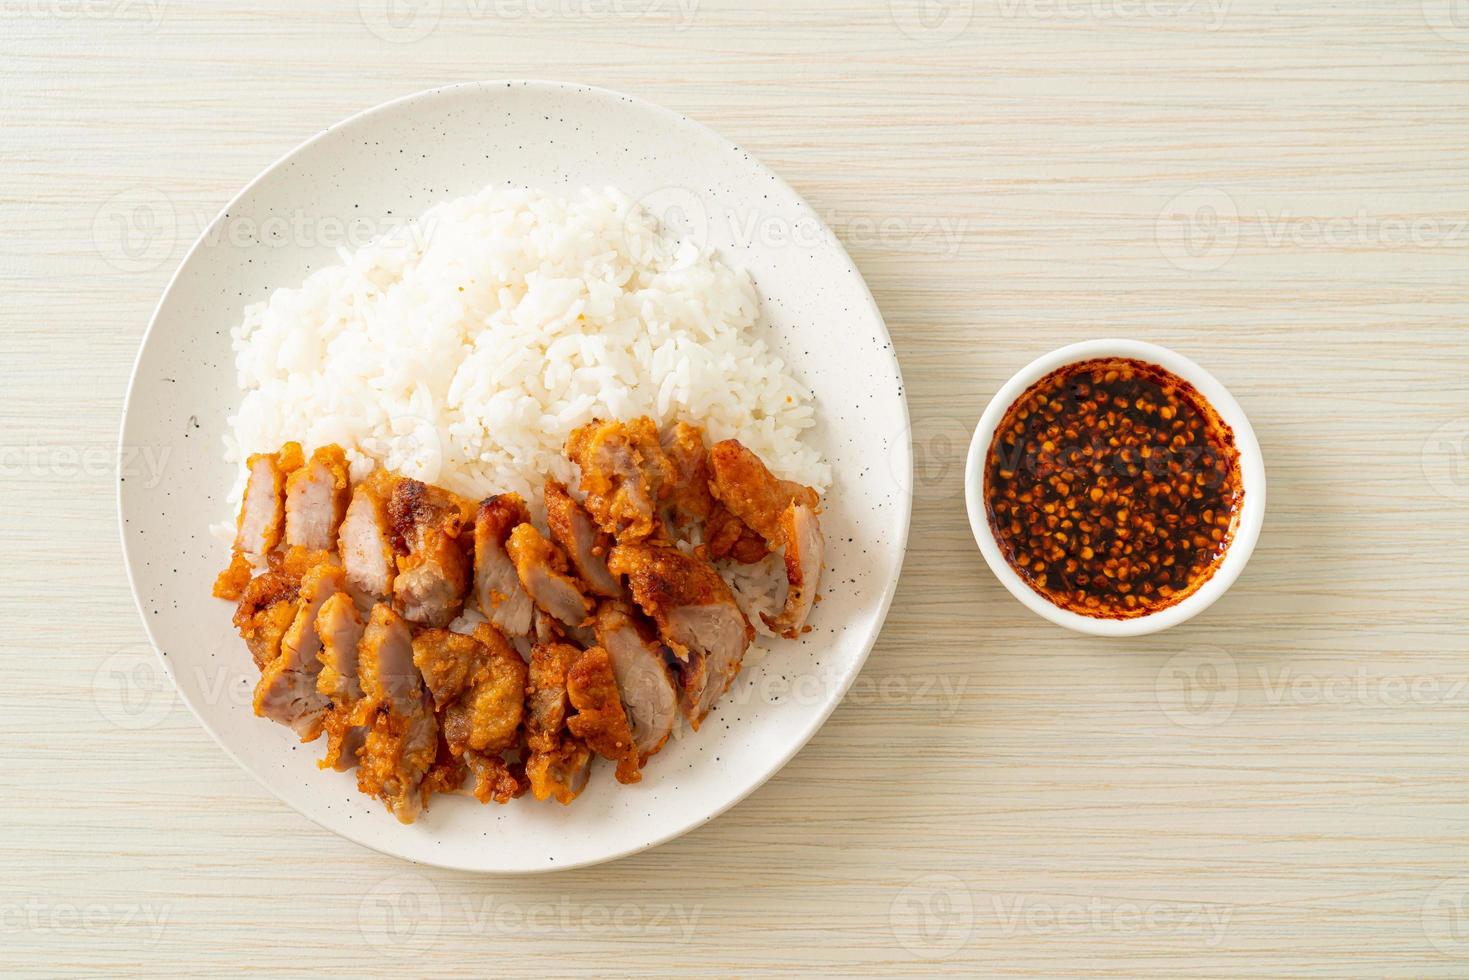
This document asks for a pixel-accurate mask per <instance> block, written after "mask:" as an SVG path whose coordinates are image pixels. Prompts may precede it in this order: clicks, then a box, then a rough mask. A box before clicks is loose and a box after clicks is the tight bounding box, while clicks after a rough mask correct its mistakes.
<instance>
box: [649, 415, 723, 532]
mask: <svg viewBox="0 0 1469 980" xmlns="http://www.w3.org/2000/svg"><path fill="white" fill-rule="evenodd" d="M661 445H662V447H663V454H664V455H665V456H667V457H668V462H669V465H670V467H671V468H672V479H671V480H670V483H669V488H668V495H667V498H668V499H667V501H666V502H665V506H666V507H667V509H668V513H669V518H670V522H671V523H672V524H673V526H674V527H677V528H680V529H681V528H684V527H687V526H688V525H690V524H692V523H695V522H697V521H707V520H708V519H709V515H710V513H711V512H712V511H713V510H714V495H713V494H711V493H710V492H709V450H708V448H707V447H706V446H705V445H704V430H703V429H701V428H699V427H698V426H697V425H690V424H689V423H688V422H679V423H677V424H676V425H674V426H673V427H672V428H670V429H669V430H667V431H666V432H664V433H663V437H662V440H661Z"/></svg>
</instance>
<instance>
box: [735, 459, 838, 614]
mask: <svg viewBox="0 0 1469 980" xmlns="http://www.w3.org/2000/svg"><path fill="white" fill-rule="evenodd" d="M709 461H710V467H711V469H712V470H713V471H714V479H713V481H712V482H711V483H710V485H709V487H710V489H711V490H712V491H713V493H714V495H715V496H716V497H718V498H719V500H720V501H721V502H722V503H723V504H724V505H725V506H726V507H728V508H729V510H730V511H731V513H733V514H734V515H735V516H736V517H738V518H739V519H740V520H742V521H744V522H745V523H746V524H748V525H749V526H750V527H752V528H754V529H755V530H756V531H758V532H759V533H760V534H761V536H763V537H764V538H765V540H766V542H767V543H768V544H769V545H770V547H771V548H782V549H784V550H785V567H786V582H787V584H788V588H787V591H786V601H785V607H784V609H782V610H781V613H780V615H778V616H775V617H770V616H765V615H762V616H761V619H763V620H764V621H765V625H767V626H769V627H770V628H771V629H772V630H775V631H776V632H777V633H779V634H781V635H782V636H784V637H786V638H788V639H793V638H795V637H796V636H797V635H799V634H800V632H801V628H802V626H803V625H804V624H805V622H806V617H807V616H808V615H810V612H811V606H812V604H813V603H815V601H816V588H817V584H818V582H819V581H820V579H821V566H822V562H823V560H824V554H825V550H826V548H825V541H824V539H823V538H822V536H821V525H820V522H819V521H818V520H817V518H816V505H817V501H818V499H819V498H818V497H817V494H816V491H815V490H813V489H812V488H810V487H807V486H802V485H801V484H799V483H792V482H791V481H789V480H780V479H777V478H776V477H775V475H774V474H772V473H771V472H770V470H768V469H766V467H765V464H764V463H762V462H761V461H760V457H758V456H756V455H755V454H754V453H752V452H751V451H750V450H748V449H746V448H745V447H744V446H742V445H740V443H739V442H737V441H736V440H734V439H727V440H725V441H724V442H721V443H718V444H717V445H715V447H714V448H713V449H711V450H710V451H709Z"/></svg>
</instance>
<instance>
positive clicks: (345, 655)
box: [316, 592, 367, 772]
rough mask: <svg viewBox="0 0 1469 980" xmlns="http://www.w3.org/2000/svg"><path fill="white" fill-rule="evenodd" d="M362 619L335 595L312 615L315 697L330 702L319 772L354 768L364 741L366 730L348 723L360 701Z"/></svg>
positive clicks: (347, 601) (343, 598)
mask: <svg viewBox="0 0 1469 980" xmlns="http://www.w3.org/2000/svg"><path fill="white" fill-rule="evenodd" d="M363 629H364V626H363V623H362V617H361V616H359V615H358V614H357V607H356V605H355V604H354V603H353V601H352V597H351V596H350V595H348V594H347V593H345V592H338V593H336V594H335V595H333V596H331V597H330V598H328V599H327V600H326V602H324V603H322V605H321V609H320V611H318V612H317V614H316V635H317V636H319V637H321V650H320V651H319V652H318V653H317V654H316V657H317V659H318V660H320V661H321V673H319V674H317V675H316V690H317V693H319V694H321V695H322V696H323V697H325V698H327V699H328V700H330V701H331V708H330V709H329V710H328V711H327V713H326V718H325V719H324V720H323V724H322V727H323V730H324V731H325V733H326V756H325V757H324V758H323V759H322V760H321V762H320V763H319V764H320V766H321V768H323V769H328V768H330V769H336V770H338V771H339V772H340V771H342V770H345V769H349V768H351V767H352V766H355V765H356V764H357V753H358V751H359V750H361V748H362V744H363V741H364V740H365V739H366V737H367V729H366V728H365V727H363V726H361V725H355V724H353V722H352V716H353V714H354V713H355V712H356V709H357V702H358V701H360V700H361V699H362V684H361V682H359V681H358V679H357V647H358V645H359V644H360V643H361V642H362V634H363Z"/></svg>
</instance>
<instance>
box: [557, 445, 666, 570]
mask: <svg viewBox="0 0 1469 980" xmlns="http://www.w3.org/2000/svg"><path fill="white" fill-rule="evenodd" d="M566 456H567V458H568V459H570V460H571V461H572V462H573V463H576V464H577V466H579V467H580V468H581V490H582V493H583V494H585V495H586V508H587V512H588V513H590V514H591V515H592V519H593V520H594V521H596V522H597V526H598V527H600V528H601V529H602V530H603V531H606V532H607V533H608V534H611V535H613V536H615V537H616V538H617V539H618V540H619V541H641V540H643V539H644V538H647V537H650V536H651V537H661V536H662V534H663V522H662V520H661V519H660V518H659V515H658V506H659V501H660V500H661V499H662V497H663V495H664V494H665V493H666V492H667V491H668V485H669V483H670V481H671V480H672V479H673V467H672V465H671V464H670V463H669V462H668V457H667V456H665V455H664V453H663V448H662V446H660V445H659V442H658V427H657V426H656V425H654V424H653V420H652V419H650V418H648V417H647V416H642V417H640V418H636V419H633V420H632V421H630V422H615V421H614V422H604V421H602V420H600V419H598V420H596V421H593V422H591V423H589V424H587V425H584V426H582V427H581V428H579V429H577V430H575V431H574V432H572V433H571V436H570V438H568V439H567V440H566Z"/></svg>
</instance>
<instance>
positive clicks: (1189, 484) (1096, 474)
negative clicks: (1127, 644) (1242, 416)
mask: <svg viewBox="0 0 1469 980" xmlns="http://www.w3.org/2000/svg"><path fill="white" fill-rule="evenodd" d="M984 496H985V510H986V513H987V514H988V517H989V523H990V527H991V528H992V529H993V531H994V534H995V538H996V540H997V541H998V542H999V544H1000V550H1001V551H1002V552H1003V553H1004V555H1005V560H1006V561H1007V562H1008V563H1009V565H1010V567H1011V568H1013V569H1014V570H1015V571H1016V573H1017V574H1019V576H1020V577H1021V578H1022V579H1023V580H1024V581H1025V582H1026V583H1027V584H1028V585H1029V586H1030V587H1031V588H1032V589H1034V590H1035V591H1036V592H1038V593H1040V594H1041V595H1043V596H1045V597H1046V598H1047V599H1049V600H1050V601H1051V602H1053V603H1054V604H1056V605H1057V606H1060V607H1061V608H1063V609H1069V610H1071V611H1072V612H1076V613H1080V614H1081V615H1084V616H1092V617H1095V618H1100V619H1131V618H1134V617H1137V616H1145V615H1147V614H1148V613H1152V612H1156V611H1157V610H1159V609H1163V608H1166V607H1168V606H1171V605H1173V604H1174V603H1177V602H1179V601H1181V600H1182V599H1184V598H1185V597H1186V596H1188V595H1189V594H1191V593H1192V592H1193V591H1194V590H1196V589H1197V588H1198V587H1199V586H1200V585H1202V584H1203V583H1204V582H1207V581H1208V580H1209V578H1210V576H1212V575H1213V574H1214V571H1215V569H1216V568H1217V567H1218V565H1219V562H1220V560H1221V559H1222V558H1223V556H1224V553H1225V551H1227V550H1228V548H1229V543H1230V541H1231V540H1232V538H1233V535H1234V531H1235V527H1236V525H1237V523H1238V521H1239V510H1240V504H1241V502H1242V501H1243V499H1244V490H1243V488H1242V486H1241V480H1240V466H1239V452H1238V451H1237V450H1236V448H1235V444H1234V433H1233V431H1231V429H1230V428H1229V426H1228V425H1226V424H1225V423H1224V421H1223V420H1222V419H1220V418H1219V415H1218V413H1217V412H1215V411H1214V409H1213V407H1212V406H1210V405H1209V403H1208V402H1207V401H1206V400H1205V399H1204V397H1203V396H1202V395H1201V394H1199V392H1198V390H1197V389H1195V388H1194V387H1193V385H1191V384H1189V383H1188V382H1187V381H1185V380H1183V379H1182V378H1180V377H1178V376H1176V375H1174V374H1172V373H1170V372H1169V371H1167V370H1166V369H1164V368H1162V367H1159V366H1158V365H1156V364H1149V363H1147V362H1144V361H1137V360H1132V359H1130V358H1105V359H1100V360H1091V361H1081V362H1078V363H1076V364H1068V365H1066V366H1065V367H1063V368H1060V369H1058V370H1056V371H1053V372H1052V373H1050V374H1048V375H1046V376H1045V377H1044V378H1042V379H1041V380H1039V381H1037V382H1036V383H1035V384H1034V385H1032V386H1031V387H1030V388H1029V389H1028V390H1027V391H1026V392H1025V394H1023V395H1021V396H1020V397H1019V398H1018V399H1016V401H1015V403H1014V404H1013V405H1011V406H1010V408H1009V409H1008V410H1007V411H1006V412H1005V417H1004V418H1003V419H1002V420H1001V422H1000V425H999V427H998V428H997V429H996V430H995V436H994V439H993V440H992V442H991V443H990V451H989V456H988V458H987V460H986V462H985V480H984Z"/></svg>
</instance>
